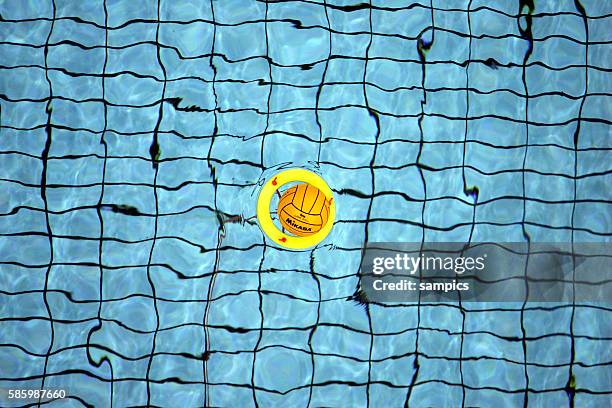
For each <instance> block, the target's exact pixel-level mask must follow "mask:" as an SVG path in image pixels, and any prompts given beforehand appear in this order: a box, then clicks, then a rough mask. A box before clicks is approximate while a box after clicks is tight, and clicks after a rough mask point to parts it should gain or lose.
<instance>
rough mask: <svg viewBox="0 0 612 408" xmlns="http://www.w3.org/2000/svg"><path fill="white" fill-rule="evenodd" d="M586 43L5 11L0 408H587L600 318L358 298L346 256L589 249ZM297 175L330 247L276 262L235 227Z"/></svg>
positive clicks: (598, 75)
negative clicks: (258, 198) (473, 248)
mask: <svg viewBox="0 0 612 408" xmlns="http://www.w3.org/2000/svg"><path fill="white" fill-rule="evenodd" d="M496 7H498V8H496ZM610 16H612V12H611V11H610V3H609V2H603V1H602V2H595V1H591V2H586V1H583V2H579V1H575V2H572V1H564V2H536V4H535V7H533V5H532V4H530V2H529V1H523V2H518V1H517V2H510V1H509V2H504V3H503V4H496V5H495V7H493V6H491V5H489V4H487V3H486V2H478V1H469V2H448V3H447V2H433V1H432V2H420V3H419V2H411V1H389V2H368V3H359V4H350V3H349V2H341V1H335V2H332V1H328V2H325V1H322V2H320V1H269V2H267V3H266V2H254V1H253V2H242V1H240V2H238V1H219V2H216V1H211V2H206V1H201V2H200V1H196V2H190V3H185V4H183V6H182V7H177V6H176V5H175V4H173V2H169V1H159V2H155V1H150V2H128V1H123V2H121V1H117V2H115V1H105V2H88V3H85V2H82V3H79V2H62V1H50V2H49V1H48V2H39V3H24V2H18V1H5V2H2V3H1V4H0V17H1V18H0V33H1V36H0V55H2V56H3V57H2V61H1V62H0V72H1V73H0V109H1V111H0V132H1V133H0V169H1V172H0V190H1V191H2V196H1V197H0V269H1V273H0V326H2V328H1V330H0V361H2V362H3V363H2V364H0V388H2V390H0V391H1V392H0V398H6V395H7V394H6V392H7V390H8V389H15V388H21V389H24V388H25V389H40V388H44V389H66V390H67V391H68V399H67V400H64V401H61V402H57V401H56V402H46V401H37V402H39V403H40V404H41V405H42V404H44V405H47V404H49V405H55V404H63V403H66V404H70V405H71V406H72V405H74V406H79V405H86V406H110V405H111V404H112V405H113V406H128V405H130V406H132V405H150V406H176V405H179V404H180V405H184V406H236V403H237V402H239V404H240V406H249V405H256V406H275V405H278V404H280V403H283V404H285V405H288V406H302V405H309V406H383V404H387V405H389V406H404V405H410V406H421V405H433V406H457V405H462V406H474V405H478V406H483V405H484V406H486V405H491V404H502V405H503V404H506V405H508V406H515V405H533V406H542V405H544V406H563V405H570V406H572V405H575V406H588V405H593V406H604V405H606V404H609V398H610V396H609V394H610V391H611V390H610V386H609V384H610V383H612V381H610V380H611V378H610V377H611V373H610V368H609V367H610V361H609V355H610V335H611V333H610V326H609V324H608V323H606V321H609V313H610V308H609V307H608V306H607V305H587V304H562V305H551V304H542V305H538V304H533V303H528V302H523V303H522V304H501V305H495V304H481V305H478V304H447V305H443V304H438V305H425V304H396V305H376V304H370V305H368V306H365V305H363V304H360V303H359V301H358V299H357V298H356V297H355V296H354V295H355V287H356V282H357V275H356V274H357V269H358V265H359V260H360V251H361V248H362V245H363V243H364V242H371V241H377V240H389V237H395V239H396V240H397V241H403V240H404V241H411V242H414V241H436V240H437V241H466V240H468V239H471V240H473V241H478V240H481V241H485V240H491V241H512V240H514V241H524V240H526V239H532V240H535V241H538V240H541V241H555V240H558V241H576V242H580V241H608V240H609V237H610V231H609V228H607V226H608V225H609V221H608V220H609V213H610V211H609V207H608V206H609V205H610V197H609V188H608V189H606V185H610V181H611V180H610V170H609V168H608V167H609V160H606V159H607V158H608V157H609V156H608V155H609V150H610V148H611V145H610V138H609V127H608V126H609V124H610V122H609V120H608V118H609V116H610V114H609V104H608V103H607V102H608V99H607V98H608V96H609V92H608V90H607V88H606V81H605V78H606V75H608V73H609V72H610V68H609V66H608V61H609V57H610V54H609V51H608V50H609V48H608V47H609V41H608V32H607V30H606V27H607V26H608V25H609V19H610ZM587 84H588V86H587ZM307 162H308V163H309V165H313V166H315V167H317V168H319V169H320V171H321V172H322V173H323V174H325V177H326V178H327V179H328V181H329V183H330V185H331V186H332V187H333V189H334V191H335V194H336V195H337V197H338V199H337V201H336V202H337V203H339V204H338V208H339V211H338V221H337V224H336V225H335V227H334V231H333V233H332V236H331V237H330V239H329V240H328V242H327V243H326V244H324V245H322V246H320V247H318V248H316V249H314V250H312V251H309V252H303V253H299V254H296V253H294V252H289V251H282V250H279V249H278V248H276V247H273V246H270V245H269V244H266V242H265V241H264V239H263V236H262V234H261V232H260V231H259V229H258V227H257V225H256V224H255V223H254V222H253V219H252V218H251V217H252V215H254V214H253V212H251V211H250V210H251V208H250V207H249V205H248V202H249V200H253V194H254V193H253V192H254V191H256V189H257V183H258V181H259V180H260V177H262V172H263V174H267V173H266V172H268V171H273V170H274V169H277V168H278V167H279V166H280V165H282V164H286V163H307ZM245 203H247V204H245ZM3 401H4V400H3ZM13 402H14V401H13ZM27 403H31V401H30V402H24V404H27ZM4 404H5V403H4V402H3V405H4ZM17 405H19V402H17Z"/></svg>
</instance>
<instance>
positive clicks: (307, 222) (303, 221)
mask: <svg viewBox="0 0 612 408" xmlns="http://www.w3.org/2000/svg"><path fill="white" fill-rule="evenodd" d="M277 214H278V218H279V221H280V223H281V225H282V226H283V228H284V229H285V230H286V231H288V232H290V233H291V234H293V235H297V236H300V237H304V236H308V235H313V234H315V233H317V232H318V231H320V230H321V228H323V226H325V224H326V223H327V219H328V217H329V200H328V198H327V197H325V194H323V193H322V192H321V191H320V190H319V189H318V188H316V187H314V186H312V185H310V184H307V183H302V184H298V185H296V186H293V187H291V188H289V189H287V190H286V191H285V192H284V193H283V194H282V196H281V198H280V200H279V202H278V207H277Z"/></svg>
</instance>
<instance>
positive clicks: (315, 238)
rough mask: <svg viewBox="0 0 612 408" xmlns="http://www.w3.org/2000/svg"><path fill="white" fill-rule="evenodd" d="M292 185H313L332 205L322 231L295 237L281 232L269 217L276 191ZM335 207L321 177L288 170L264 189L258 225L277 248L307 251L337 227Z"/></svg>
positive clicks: (260, 194)
mask: <svg viewBox="0 0 612 408" xmlns="http://www.w3.org/2000/svg"><path fill="white" fill-rule="evenodd" d="M291 182H302V183H307V184H310V185H311V186H313V187H316V188H317V189H319V191H321V192H322V193H323V194H324V195H325V198H326V200H327V203H328V205H329V215H328V217H327V222H326V223H325V225H323V226H322V227H321V229H320V230H319V231H317V232H316V233H314V234H312V235H308V236H295V235H290V234H287V233H284V232H282V231H281V230H279V229H278V228H277V227H276V225H274V222H273V221H272V217H271V216H270V203H271V202H272V197H274V194H275V193H276V191H277V190H278V189H279V188H280V187H282V186H283V185H285V184H287V183H291ZM335 216H336V204H335V203H334V195H333V192H332V191H331V188H329V186H328V185H327V183H326V182H325V180H323V179H322V178H321V177H320V176H319V175H317V174H315V173H313V172H311V171H308V170H304V169H288V170H283V171H281V172H280V173H278V174H276V175H274V176H273V177H271V178H270V179H269V180H268V181H267V182H266V183H265V184H264V185H263V187H262V188H261V191H260V192H259V197H258V198H257V221H258V222H259V226H260V227H261V229H262V231H263V232H264V233H265V234H266V236H267V237H268V238H269V239H271V240H272V241H274V242H275V243H276V244H278V245H280V246H282V247H284V248H288V249H296V250H299V249H306V248H310V247H313V246H315V245H317V244H318V243H319V242H321V241H323V240H324V239H325V237H326V236H327V235H328V234H329V232H330V231H331V229H332V226H333V225H334V219H335Z"/></svg>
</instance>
